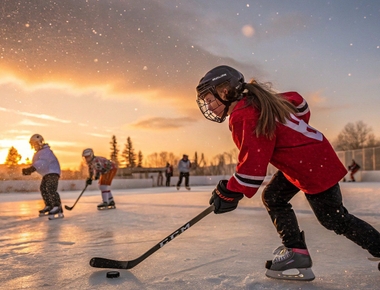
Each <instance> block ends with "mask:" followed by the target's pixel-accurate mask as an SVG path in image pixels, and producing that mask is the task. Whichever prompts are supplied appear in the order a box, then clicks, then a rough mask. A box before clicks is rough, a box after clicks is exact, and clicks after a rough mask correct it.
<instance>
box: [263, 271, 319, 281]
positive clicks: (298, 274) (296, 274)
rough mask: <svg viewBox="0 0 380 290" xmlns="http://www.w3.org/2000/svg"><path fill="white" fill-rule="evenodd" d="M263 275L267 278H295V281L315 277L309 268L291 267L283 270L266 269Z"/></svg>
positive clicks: (308, 279) (310, 279) (309, 279)
mask: <svg viewBox="0 0 380 290" xmlns="http://www.w3.org/2000/svg"><path fill="white" fill-rule="evenodd" d="M265 275H266V276H267V277H269V278H273V279H280V280H297V281H312V280H314V279H315V276H314V273H313V271H312V270H311V268H299V269H296V268H293V269H288V270H284V271H276V270H270V269H268V270H267V271H266V273H265Z"/></svg>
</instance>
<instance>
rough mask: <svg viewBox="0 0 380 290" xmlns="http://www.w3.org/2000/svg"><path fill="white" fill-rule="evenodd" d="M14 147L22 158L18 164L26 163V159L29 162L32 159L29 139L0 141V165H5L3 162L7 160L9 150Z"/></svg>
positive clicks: (32, 151) (32, 152)
mask: <svg viewBox="0 0 380 290" xmlns="http://www.w3.org/2000/svg"><path fill="white" fill-rule="evenodd" d="M12 146H13V147H14V148H16V149H17V152H18V153H19V154H20V155H21V156H22V158H21V160H20V161H19V164H23V163H26V161H27V159H29V160H30V161H31V160H32V158H33V154H34V150H33V149H32V148H31V147H30V144H29V137H28V138H25V139H24V138H23V139H16V140H10V139H5V140H0V163H1V164H3V163H5V160H6V159H7V156H8V153H9V149H11V147H12Z"/></svg>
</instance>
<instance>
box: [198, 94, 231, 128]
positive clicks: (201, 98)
mask: <svg viewBox="0 0 380 290" xmlns="http://www.w3.org/2000/svg"><path fill="white" fill-rule="evenodd" d="M210 93H211V94H212V95H213V96H214V97H215V99H216V100H219V101H220V102H221V103H222V104H221V105H224V107H225V108H224V112H223V115H222V116H218V115H217V114H215V113H214V112H213V111H211V110H210V109H209V103H208V102H207V101H206V100H205V96H206V95H208V94H210ZM196 101H197V104H198V107H199V109H200V110H201V112H202V114H203V116H204V117H205V118H206V119H207V120H210V121H213V122H217V123H222V122H224V121H225V120H226V117H227V111H228V107H229V104H226V102H225V101H223V100H221V98H220V97H219V95H218V93H217V92H216V91H215V89H212V90H209V89H208V90H205V91H203V92H202V93H199V94H198V95H197V100H196Z"/></svg>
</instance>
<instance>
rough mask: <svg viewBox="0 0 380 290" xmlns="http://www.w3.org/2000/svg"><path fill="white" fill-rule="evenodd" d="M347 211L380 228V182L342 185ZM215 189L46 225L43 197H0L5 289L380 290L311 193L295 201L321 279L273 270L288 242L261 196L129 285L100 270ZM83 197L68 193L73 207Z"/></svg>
mask: <svg viewBox="0 0 380 290" xmlns="http://www.w3.org/2000/svg"><path fill="white" fill-rule="evenodd" d="M341 187H342V192H343V195H344V204H345V206H346V208H348V210H349V211H350V212H351V213H352V214H355V215H357V216H358V217H359V218H362V219H364V220H366V221H367V222H369V223H370V224H372V225H373V226H374V227H375V228H377V229H379V230H380V214H379V203H380V190H379V183H342V184H341ZM212 189H213V187H212V186H199V187H192V189H191V191H187V190H185V189H184V190H180V191H177V190H176V189H175V188H174V187H170V188H167V187H158V188H146V189H125V190H114V191H113V193H114V197H115V201H116V207H117V208H116V209H114V210H105V211H98V210H97V208H96V206H97V204H98V203H100V202H101V198H100V193H99V192H98V191H88V192H85V193H84V194H83V196H82V197H81V199H80V200H79V202H78V204H77V205H76V206H75V208H74V209H73V210H72V211H67V210H65V211H64V215H65V218H63V219H59V220H53V221H49V220H48V218H47V217H38V210H39V209H41V208H42V207H43V204H42V201H41V197H40V195H39V193H9V194H0V202H1V210H0V225H1V227H0V258H1V259H0V267H1V275H0V289H7V290H8V289H154V290H157V289H165V290H166V289H181V290H183V289H281V290H283V289H377V286H378V285H377V283H378V282H379V281H380V272H379V271H378V270H377V263H376V262H371V261H368V259H367V257H369V254H368V253H367V252H366V251H365V250H363V249H361V248H360V247H359V246H357V245H355V244H353V243H352V242H351V241H349V240H347V239H346V238H345V237H343V236H338V235H336V234H335V233H333V232H331V231H328V230H326V229H324V228H323V227H322V226H321V225H320V224H319V223H318V221H317V220H316V218H315V216H314V215H313V213H312V211H311V209H310V208H309V206H308V204H307V202H306V200H305V198H304V196H303V194H302V193H300V194H298V195H297V196H296V197H295V198H294V199H293V202H292V203H293V206H294V209H295V211H296V213H297V216H298V220H299V223H300V227H301V229H303V230H304V231H305V233H306V240H307V244H308V247H309V251H310V253H311V256H312V258H313V263H314V265H313V271H314V273H315V275H316V279H315V280H314V281H311V282H294V281H279V280H273V279H269V278H267V277H266V276H265V269H264V264H265V261H266V260H267V259H271V258H272V250H273V249H274V248H276V247H277V246H279V245H280V239H279V237H278V236H277V233H276V231H275V229H274V227H273V225H272V224H271V222H270V219H269V216H268V214H267V213H266V211H265V209H264V207H263V205H262V203H261V198H260V193H261V191H260V192H258V193H257V194H256V196H254V197H253V198H252V199H247V198H245V199H243V200H242V201H241V202H240V205H239V207H238V209H237V210H235V211H233V212H230V213H226V214H222V215H215V214H214V213H211V214H209V215H208V216H206V217H205V218H204V219H202V220H201V221H199V222H198V223H197V224H195V225H194V226H193V227H191V228H190V229H188V230H187V231H185V232H184V233H183V234H181V235H180V236H178V237H176V238H175V239H174V240H172V241H171V242H170V243H167V244H166V245H165V246H164V247H163V248H161V249H159V250H158V251H157V252H155V253H154V254H153V255H151V256H150V257H148V258H147V259H146V260H144V261H143V262H141V263H140V264H139V265H137V266H136V267H134V268H133V269H130V270H118V271H119V272H120V277H119V278H114V279H109V278H106V273H107V272H108V271H111V270H112V269H98V268H92V267H91V266H90V265H89V261H90V259H91V258H92V257H104V258H110V259H116V260H132V259H135V258H137V257H139V256H140V255H142V254H143V253H145V252H146V251H148V250H149V249H150V248H151V247H153V246H154V245H156V244H157V243H158V242H160V241H161V240H162V239H163V238H165V237H166V236H167V235H169V234H170V233H172V232H173V231H174V230H176V229H178V228H179V227H180V226H182V225H184V224H185V223H186V222H187V221H189V220H190V219H192V218H193V217H194V216H196V215H197V214H198V213H200V212H201V211H203V210H204V209H205V208H206V207H207V206H208V200H209V197H210V193H211V191H212ZM79 193H80V192H74V191H72V192H61V198H62V202H63V204H64V205H69V206H72V205H73V203H74V202H75V200H76V198H77V197H78V195H79Z"/></svg>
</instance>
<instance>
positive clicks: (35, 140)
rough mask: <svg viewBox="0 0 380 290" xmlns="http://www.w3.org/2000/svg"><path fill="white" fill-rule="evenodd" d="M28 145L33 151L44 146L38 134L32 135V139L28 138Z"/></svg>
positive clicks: (42, 139)
mask: <svg viewBox="0 0 380 290" xmlns="http://www.w3.org/2000/svg"><path fill="white" fill-rule="evenodd" d="M29 144H30V146H31V147H32V148H33V149H35V150H38V149H41V148H42V146H43V145H44V144H45V141H44V137H42V136H41V135H40V134H34V135H33V136H32V137H30V140H29Z"/></svg>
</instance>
